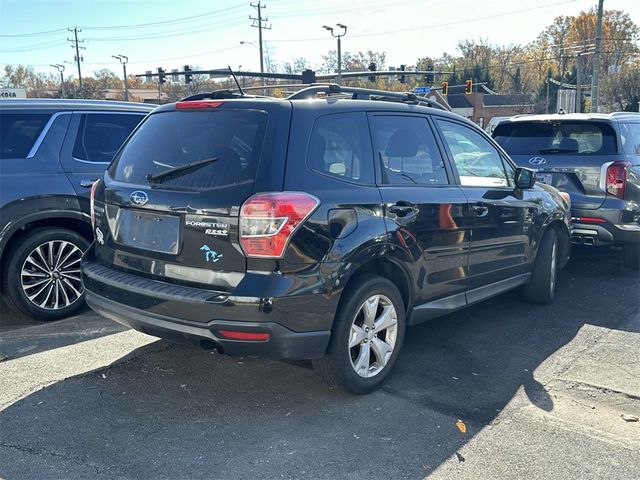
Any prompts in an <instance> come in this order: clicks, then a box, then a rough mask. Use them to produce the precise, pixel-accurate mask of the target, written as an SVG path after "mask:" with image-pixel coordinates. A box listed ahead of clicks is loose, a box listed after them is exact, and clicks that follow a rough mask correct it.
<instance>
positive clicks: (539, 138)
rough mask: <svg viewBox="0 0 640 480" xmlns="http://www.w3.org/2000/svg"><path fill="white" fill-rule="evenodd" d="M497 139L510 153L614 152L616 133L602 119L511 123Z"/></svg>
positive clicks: (500, 130) (500, 129)
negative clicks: (593, 120) (594, 120)
mask: <svg viewBox="0 0 640 480" xmlns="http://www.w3.org/2000/svg"><path fill="white" fill-rule="evenodd" d="M493 136H494V138H495V140H496V141H497V142H498V143H499V144H500V146H502V148H504V149H505V150H506V151H507V153H509V154H510V155H545V156H546V155H577V154H580V155H615V153H616V135H615V131H614V130H613V128H612V127H611V125H608V124H606V123H603V122H575V121H561V122H510V123H501V124H499V125H498V126H497V127H496V129H495V130H494V132H493Z"/></svg>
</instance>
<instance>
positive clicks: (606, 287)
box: [0, 258, 638, 479]
mask: <svg viewBox="0 0 640 480" xmlns="http://www.w3.org/2000/svg"><path fill="white" fill-rule="evenodd" d="M578 280H579V281H578ZM576 285H579V287H576ZM620 285H624V288H623V289H621V288H620ZM637 291H638V278H637V274H636V273H632V272H629V271H623V270H620V269H619V268H618V266H617V264H616V263H615V262H611V261H610V260H608V259H604V260H601V259H598V258H595V259H591V258H588V259H586V260H585V259H582V258H579V259H577V260H573V261H572V262H571V263H570V264H569V266H568V267H567V269H566V270H565V271H563V272H562V274H561V276H560V278H559V285H558V300H557V301H556V303H554V304H552V305H548V306H535V305H528V304H526V303H524V302H522V301H521V300H520V299H519V297H518V295H517V293H510V294H506V295H502V296H500V297H497V298H495V299H493V300H491V301H489V302H485V303H482V304H480V305H477V306H475V307H472V308H470V309H467V310H465V311H461V312H458V313H456V314H453V315H449V316H447V317H444V318H441V319H439V320H436V321H433V322H431V323H428V324H424V325H421V326H419V327H416V328H413V329H410V330H409V331H408V332H407V338H406V341H405V347H404V350H403V354H402V355H401V357H400V360H399V363H398V364H397V367H396V368H397V370H396V372H395V373H394V375H393V376H392V377H391V378H390V381H389V382H388V384H387V385H385V386H384V387H383V388H382V389H381V390H380V391H378V392H375V393H373V394H371V395H368V396H352V395H348V394H345V393H343V392H341V391H339V390H333V389H330V388H327V387H326V386H325V385H324V384H322V383H321V382H320V380H319V379H318V377H316V375H315V374H314V373H313V372H312V371H311V370H310V369H308V368H304V367H303V366H301V365H300V364H291V363H284V362H274V361H268V360H258V359H248V358H247V359H238V358H235V359H234V358H229V357H224V356H219V355H217V354H212V353H210V352H205V351H201V350H196V349H192V348H189V347H185V346H178V345H170V344H168V343H166V342H157V343H156V344H153V345H152V346H151V347H144V348H143V349H141V350H140V351H139V352H138V351H135V352H133V353H132V354H131V355H130V356H129V357H128V358H127V359H125V361H121V362H119V363H117V364H114V365H112V366H110V367H108V368H106V369H101V370H99V371H96V372H92V373H90V374H85V375H82V376H78V377H74V378H70V379H67V380H65V381H62V382H59V383H57V384H55V385H51V386H50V387H47V388H44V389H42V390H39V391H37V392H35V393H33V394H31V395H29V396H27V397H26V398H24V399H22V400H20V401H19V402H17V403H15V404H13V405H11V406H10V407H8V408H7V409H5V410H4V411H2V412H0V424H1V425H2V433H1V434H0V436H1V437H2V441H1V442H0V446H4V447H5V448H3V449H2V450H0V451H1V452H2V457H3V464H4V467H3V468H4V469H5V471H1V472H0V474H3V475H6V476H7V477H8V478H25V477H42V476H48V477H55V476H57V475H62V476H64V477H65V478H84V477H87V476H91V477H92V478H112V477H122V478H184V477H188V478H225V479H234V478H257V477H260V478H281V477H283V478H300V477H309V478H314V479H318V478H423V477H424V476H426V475H428V474H429V473H430V472H432V471H433V470H434V469H436V468H437V467H438V466H439V465H440V464H442V463H443V462H444V461H445V460H447V459H448V458H449V457H451V456H453V455H456V456H457V458H458V461H460V462H463V461H464V457H462V455H461V454H460V453H459V452H458V450H460V448H461V447H462V446H463V445H464V444H465V443H467V442H468V441H469V440H470V439H471V438H473V437H474V436H475V435H476V434H477V433H478V432H480V431H481V430H482V429H483V428H484V427H485V426H486V425H488V424H489V423H490V422H492V420H493V419H495V417H496V415H497V414H498V413H499V411H500V410H501V409H502V408H504V407H505V405H507V403H509V401H510V400H511V399H512V398H513V396H514V395H515V393H516V392H517V390H518V389H519V388H521V387H524V390H525V392H526V393H527V395H528V397H529V399H530V400H531V402H532V403H534V404H535V405H536V406H538V407H539V408H541V409H543V410H545V411H550V410H552V409H553V401H552V398H551V397H550V396H549V395H548V394H547V392H546V391H545V389H544V386H543V385H541V384H540V383H539V382H538V381H537V380H536V379H535V378H534V371H535V369H536V368H537V367H538V366H539V365H540V364H541V363H542V362H544V361H545V360H546V359H547V358H549V356H550V355H552V354H553V353H554V352H556V351H557V350H558V349H559V348H561V347H563V346H564V345H566V344H567V343H568V342H570V341H571V340H572V339H573V338H574V336H575V335H576V333H577V332H578V330H579V329H580V328H581V327H582V326H583V325H585V324H592V325H599V326H603V327H608V328H616V326H617V325H618V324H619V323H620V322H621V321H622V320H623V319H624V318H626V315H628V314H629V313H630V311H629V309H630V304H629V302H621V301H616V295H618V294H629V293H632V292H637ZM594 299H596V300H597V301H594ZM635 302H636V304H635V306H634V307H633V308H637V300H636V301H635ZM632 303H633V302H632ZM632 306H633V305H632ZM156 347H157V348H156ZM159 349H161V350H159ZM458 419H460V420H462V421H463V422H464V424H465V425H466V433H463V432H461V431H460V430H459V428H457V427H456V425H455V424H456V422H457V420H458ZM7 445H8V447H7ZM29 449H30V450H29ZM30 451H31V452H37V453H38V454H37V455H36V454H33V453H29V452H30Z"/></svg>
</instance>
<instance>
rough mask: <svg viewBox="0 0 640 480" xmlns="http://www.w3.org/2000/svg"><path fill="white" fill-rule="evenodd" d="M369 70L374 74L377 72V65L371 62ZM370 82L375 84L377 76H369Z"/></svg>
mask: <svg viewBox="0 0 640 480" xmlns="http://www.w3.org/2000/svg"><path fill="white" fill-rule="evenodd" d="M369 70H371V71H372V72H375V71H376V64H375V63H373V62H371V63H370V64H369ZM369 81H370V82H375V81H376V76H375V75H369Z"/></svg>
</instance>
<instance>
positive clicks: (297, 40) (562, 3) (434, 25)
mask: <svg viewBox="0 0 640 480" xmlns="http://www.w3.org/2000/svg"><path fill="white" fill-rule="evenodd" d="M575 1H576V0H565V1H563V2H555V3H549V4H545V5H540V6H537V7H530V8H525V9H521V10H512V11H510V12H503V13H496V14H493V15H484V16H482V17H475V18H468V19H465V20H456V21H452V22H445V23H433V24H431V25H420V26H419V27H409V28H402V29H395V30H385V31H377V32H370V33H358V34H354V35H350V36H351V37H352V38H360V37H376V36H379V35H389V34H392V33H401V32H412V31H417V30H426V29H428V28H439V27H449V26H452V25H460V24H464V23H469V22H478V21H482V20H489V19H492V18H500V17H505V16H508V15H516V14H519V13H527V12H531V11H534V10H542V9H545V8H549V7H555V6H558V5H564V4H567V3H573V2H575ZM319 40H324V38H321V37H315V38H300V39H289V38H282V39H273V40H269V41H270V42H316V41H319Z"/></svg>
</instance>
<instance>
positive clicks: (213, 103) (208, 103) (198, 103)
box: [176, 100, 224, 110]
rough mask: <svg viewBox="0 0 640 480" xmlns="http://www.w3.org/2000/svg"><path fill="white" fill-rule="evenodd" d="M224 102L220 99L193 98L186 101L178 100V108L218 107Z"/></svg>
mask: <svg viewBox="0 0 640 480" xmlns="http://www.w3.org/2000/svg"><path fill="white" fill-rule="evenodd" d="M223 103H224V102H220V101H218V100H193V101H186V102H176V109H178V110H188V109H195V108H217V107H219V106H220V105H222V104H223Z"/></svg>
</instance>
